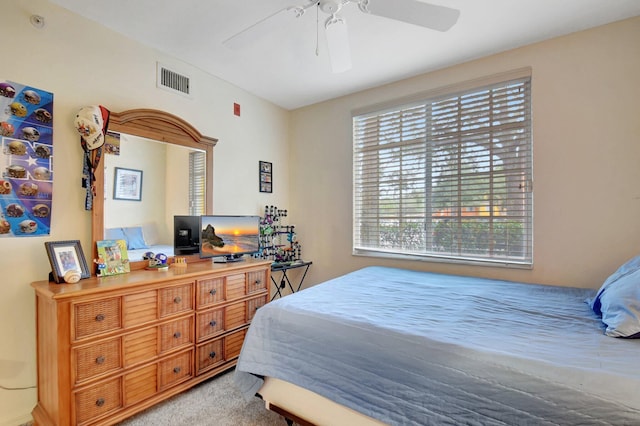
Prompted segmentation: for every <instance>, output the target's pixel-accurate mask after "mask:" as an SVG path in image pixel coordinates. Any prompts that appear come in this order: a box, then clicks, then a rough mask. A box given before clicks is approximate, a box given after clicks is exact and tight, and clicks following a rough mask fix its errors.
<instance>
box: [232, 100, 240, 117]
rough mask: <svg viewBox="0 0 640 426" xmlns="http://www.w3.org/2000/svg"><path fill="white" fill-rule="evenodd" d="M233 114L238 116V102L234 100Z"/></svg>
mask: <svg viewBox="0 0 640 426" xmlns="http://www.w3.org/2000/svg"><path fill="white" fill-rule="evenodd" d="M233 115H237V116H238V117H240V104H238V103H235V102H234V103H233Z"/></svg>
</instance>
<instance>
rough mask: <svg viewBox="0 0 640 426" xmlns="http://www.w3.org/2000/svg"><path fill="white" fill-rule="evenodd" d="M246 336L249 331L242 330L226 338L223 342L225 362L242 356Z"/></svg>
mask: <svg viewBox="0 0 640 426" xmlns="http://www.w3.org/2000/svg"><path fill="white" fill-rule="evenodd" d="M246 335H247V329H246V328H243V329H242V330H239V331H236V332H235V333H231V334H230V335H228V336H225V338H224V340H223V343H224V346H223V347H224V349H223V350H224V359H225V361H231V360H232V359H234V358H237V357H239V356H240V350H241V349H242V344H243V343H244V337H245V336H246Z"/></svg>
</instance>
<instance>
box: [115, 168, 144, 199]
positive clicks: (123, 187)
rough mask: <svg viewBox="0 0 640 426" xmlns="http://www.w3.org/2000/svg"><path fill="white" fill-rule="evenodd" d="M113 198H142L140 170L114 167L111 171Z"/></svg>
mask: <svg viewBox="0 0 640 426" xmlns="http://www.w3.org/2000/svg"><path fill="white" fill-rule="evenodd" d="M113 199H114V200H129V201H141V200H142V170H135V169H125V168H122V167H115V168H114V171H113Z"/></svg>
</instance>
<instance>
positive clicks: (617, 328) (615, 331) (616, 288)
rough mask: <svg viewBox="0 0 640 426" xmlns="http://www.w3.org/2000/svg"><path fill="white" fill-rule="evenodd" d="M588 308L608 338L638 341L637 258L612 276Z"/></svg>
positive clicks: (639, 280)
mask: <svg viewBox="0 0 640 426" xmlns="http://www.w3.org/2000/svg"><path fill="white" fill-rule="evenodd" d="M589 304H590V306H591V309H593V311H594V312H595V313H596V314H597V315H600V316H602V322H603V323H604V325H605V326H606V329H605V334H606V335H607V336H612V337H630V338H640V256H638V257H634V258H633V259H631V260H629V261H628V262H626V263H625V264H624V265H622V266H621V267H620V268H618V270H617V271H616V272H614V273H613V274H611V276H609V278H607V280H606V281H605V282H604V284H602V287H600V290H598V293H597V294H596V297H594V298H593V300H591V301H589Z"/></svg>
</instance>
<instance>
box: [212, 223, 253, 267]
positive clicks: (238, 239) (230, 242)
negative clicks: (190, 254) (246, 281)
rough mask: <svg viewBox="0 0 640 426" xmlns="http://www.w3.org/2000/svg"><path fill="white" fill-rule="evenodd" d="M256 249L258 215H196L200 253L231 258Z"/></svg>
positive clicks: (221, 258)
mask: <svg viewBox="0 0 640 426" xmlns="http://www.w3.org/2000/svg"><path fill="white" fill-rule="evenodd" d="M259 251H260V216H225V215H203V216H200V257H201V258H209V257H211V258H213V261H214V262H235V261H239V260H242V258H243V256H244V255H245V254H254V253H258V252H259Z"/></svg>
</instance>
